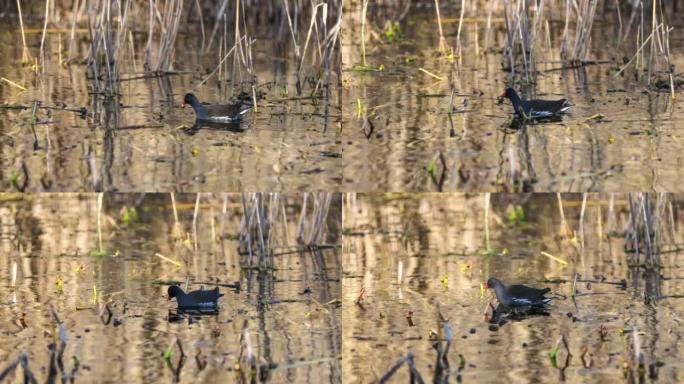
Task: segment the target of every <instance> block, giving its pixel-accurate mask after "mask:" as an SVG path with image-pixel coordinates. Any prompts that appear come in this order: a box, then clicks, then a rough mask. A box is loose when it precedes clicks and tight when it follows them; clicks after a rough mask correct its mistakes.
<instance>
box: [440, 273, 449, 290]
mask: <svg viewBox="0 0 684 384" xmlns="http://www.w3.org/2000/svg"><path fill="white" fill-rule="evenodd" d="M439 282H440V283H441V284H442V288H444V289H449V276H447V275H442V277H440V278H439Z"/></svg>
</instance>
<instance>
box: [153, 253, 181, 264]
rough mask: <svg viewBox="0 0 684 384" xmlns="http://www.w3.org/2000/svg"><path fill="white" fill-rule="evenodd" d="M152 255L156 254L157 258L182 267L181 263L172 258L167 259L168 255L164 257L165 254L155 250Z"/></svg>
mask: <svg viewBox="0 0 684 384" xmlns="http://www.w3.org/2000/svg"><path fill="white" fill-rule="evenodd" d="M154 255H155V256H157V257H158V258H160V259H162V260H164V261H168V262H169V263H171V264H173V265H175V266H177V267H178V268H180V267H182V266H183V265H181V263H179V262H177V261H176V260H173V259H169V258H168V257H166V256H164V255H162V254H161V253H157V252H155V254H154Z"/></svg>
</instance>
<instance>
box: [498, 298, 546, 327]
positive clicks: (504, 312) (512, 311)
mask: <svg viewBox="0 0 684 384" xmlns="http://www.w3.org/2000/svg"><path fill="white" fill-rule="evenodd" d="M548 309H549V308H548V306H528V307H518V308H508V307H506V306H505V305H503V304H501V303H499V305H498V306H497V307H496V308H495V309H494V312H493V313H492V316H491V318H490V319H489V323H490V324H495V325H498V326H499V327H502V326H503V325H504V324H506V323H508V321H522V320H525V319H527V318H530V317H534V316H550V315H551V314H550V313H549V311H548Z"/></svg>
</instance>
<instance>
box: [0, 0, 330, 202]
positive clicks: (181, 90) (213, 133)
mask: <svg viewBox="0 0 684 384" xmlns="http://www.w3.org/2000/svg"><path fill="white" fill-rule="evenodd" d="M188 9H189V7H188ZM254 10H255V11H256V10H257V9H256V8H255V9H254ZM132 12H135V13H138V12H143V13H145V14H146V12H147V8H146V6H140V5H133V10H132ZM32 16H34V17H27V16H26V15H25V18H26V20H25V21H24V22H25V24H26V25H27V28H29V27H35V26H37V25H42V24H40V23H42V19H37V18H35V15H32ZM6 17H10V16H9V15H8V16H6ZM41 17H42V16H41ZM183 17H188V15H186V14H184V16H183ZM264 17H265V16H263V13H261V12H255V13H254V15H253V17H250V18H248V19H247V20H246V22H247V23H249V33H250V34H251V36H252V37H253V38H254V39H255V42H254V44H253V48H252V50H253V60H254V71H255V73H254V76H255V78H256V80H257V83H258V85H259V86H258V88H257V92H258V93H259V94H258V95H257V96H258V97H261V96H263V98H261V99H260V100H259V102H258V108H257V109H256V110H253V111H252V112H250V113H248V114H247V115H246V116H245V118H244V120H243V122H242V124H241V125H240V126H229V127H225V128H220V129H201V130H199V131H194V132H192V131H191V132H192V133H193V134H192V135H189V134H188V132H189V131H188V130H187V128H190V127H192V126H193V125H194V122H195V119H194V113H193V111H192V109H191V108H186V109H182V108H181V103H182V100H183V96H184V95H185V94H186V93H187V92H194V93H195V94H196V95H197V96H198V98H199V99H200V100H201V101H202V102H207V103H211V104H217V103H218V104H220V103H225V102H227V101H228V100H229V99H230V98H231V92H230V90H229V89H230V85H231V80H230V79H231V78H232V79H234V80H235V82H236V83H237V84H239V83H240V82H241V81H244V82H245V84H247V85H245V86H244V87H243V90H244V91H245V92H247V93H250V94H251V93H252V91H251V88H250V85H249V83H248V81H249V80H251V76H250V75H249V74H248V73H246V71H245V69H244V68H240V69H236V72H235V76H234V77H233V72H232V69H231V68H233V57H232V56H231V57H230V58H228V59H227V60H226V62H225V63H224V65H226V63H227V64H229V65H228V68H227V71H228V73H225V72H226V69H222V70H218V71H216V73H215V74H214V75H213V76H212V77H211V78H209V79H208V80H207V81H206V82H205V83H204V84H203V85H200V83H201V82H202V81H203V80H204V79H205V78H206V77H207V75H208V74H209V73H210V72H212V71H214V69H216V68H217V64H218V63H219V61H220V57H219V48H218V47H219V44H220V43H221V41H222V35H223V33H222V32H223V28H221V29H219V33H218V34H217V36H216V37H215V41H214V42H213V44H212V46H211V49H209V50H208V51H207V52H206V53H203V52H202V51H201V47H202V36H201V26H200V24H199V22H198V21H197V19H196V17H193V18H192V19H191V20H190V21H188V20H187V19H184V20H183V23H182V25H181V27H180V30H179V33H178V38H177V41H176V45H175V61H174V65H173V70H175V71H179V72H180V73H179V74H176V75H170V76H166V77H148V78H145V76H143V61H144V57H145V45H146V41H147V38H146V33H142V31H140V29H144V28H146V27H145V26H144V25H143V24H141V25H140V26H139V27H134V32H135V33H134V34H133V35H132V36H134V39H133V41H134V47H135V62H133V61H132V60H130V56H131V55H130V54H128V52H127V53H126V55H124V57H125V58H126V59H124V61H123V62H121V63H120V64H119V69H120V72H121V78H122V79H124V80H122V81H121V83H120V89H119V92H120V95H121V97H120V98H119V99H118V100H117V102H116V103H114V104H113V107H112V108H111V109H112V111H113V114H112V115H111V116H110V117H107V116H106V114H105V113H104V112H105V111H104V109H103V106H102V104H101V102H100V103H93V98H92V84H93V82H92V81H89V80H88V79H87V78H86V72H87V68H86V65H85V64H84V63H85V58H86V57H87V55H88V52H89V38H88V31H87V29H77V33H76V44H75V45H74V47H75V49H74V51H73V53H72V57H73V58H74V59H77V60H75V61H73V62H72V63H71V64H69V65H66V64H65V65H62V64H60V60H62V61H63V62H66V60H67V58H68V51H67V47H68V42H69V35H70V31H69V30H66V31H64V30H56V31H54V32H53V31H52V28H50V29H49V32H48V33H47V36H46V41H45V47H46V61H45V63H46V64H45V67H41V68H38V71H37V73H35V72H34V70H33V68H32V67H30V66H22V65H21V64H20V59H21V55H22V45H21V44H17V43H16V42H19V41H21V33H20V32H19V31H20V29H19V27H17V26H15V25H13V24H12V25H7V24H3V26H2V27H0V47H1V48H0V72H1V73H2V76H3V77H5V78H7V79H10V80H11V81H13V82H15V83H17V84H19V85H21V86H23V87H25V88H27V89H26V90H25V91H22V90H20V89H18V88H17V87H14V86H11V85H9V84H7V83H4V82H3V83H2V87H0V103H3V104H11V105H21V106H29V107H30V106H32V105H33V103H34V101H39V102H41V103H42V105H43V106H53V107H54V106H58V107H61V106H64V105H66V107H67V108H74V109H81V108H86V111H87V113H86V116H85V117H84V118H82V117H81V116H80V114H79V113H75V112H66V111H62V110H59V109H56V110H49V111H48V110H45V109H40V110H38V113H37V115H36V118H37V124H36V125H35V132H36V136H37V139H38V140H37V147H34V142H35V138H34V135H33V132H32V128H31V115H32V110H31V109H23V110H17V109H0V131H1V132H2V138H0V140H1V141H0V145H1V149H0V162H2V168H3V170H4V171H3V177H2V179H1V180H0V188H1V189H2V190H6V191H16V190H17V188H21V189H24V190H26V191H92V190H97V191H130V192H138V191H240V190H268V191H283V190H287V191H298V190H305V189H307V190H309V189H310V188H311V187H315V189H317V190H328V191H333V190H334V191H337V190H339V189H340V187H339V184H340V183H341V171H342V166H341V147H340V145H339V139H338V138H337V135H338V132H339V119H340V105H339V100H338V92H337V91H336V90H335V89H336V88H337V83H338V80H337V78H338V76H337V70H338V65H336V64H335V63H332V64H331V72H332V73H331V75H330V82H331V91H330V92H329V96H327V97H322V96H325V94H326V92H325V91H322V90H323V88H321V86H320V85H319V86H318V87H316V84H315V81H314V82H310V81H309V79H318V75H319V74H320V73H319V66H318V65H312V63H311V61H312V60H311V57H310V56H311V55H312V50H313V46H312V44H310V45H309V48H308V55H307V60H306V61H305V62H304V63H303V66H302V69H303V70H302V73H301V81H302V93H301V94H297V88H296V82H297V67H298V64H299V60H298V59H297V58H296V57H295V55H294V48H293V47H292V46H291V45H292V41H291V38H290V37H289V29H284V30H280V29H278V28H263V25H262V24H263V23H266V22H268V21H267V20H264V19H263V18H264ZM301 18H302V19H304V18H307V19H308V16H306V15H302V16H301ZM213 20H214V16H213V15H211V16H207V17H206V20H205V24H206V25H205V28H206V29H207V31H206V37H205V42H204V44H205V45H207V46H208V44H209V37H210V36H211V32H212V27H213ZM231 24H232V23H231ZM286 24H287V22H286V21H285V28H287V26H286ZM304 24H306V25H304ZM17 25H18V23H17ZM79 26H80V24H79ZM300 26H301V28H302V29H304V31H303V32H302V36H303V37H301V39H303V38H304V37H305V36H306V28H308V23H302V24H300ZM230 28H233V27H230ZM40 32H42V31H38V32H36V31H35V30H33V32H30V33H28V34H27V44H28V45H29V49H30V51H31V53H32V55H33V56H38V55H39V49H40V38H41V33H40ZM138 32H140V33H138ZM157 33H158V32H157ZM229 36H230V38H231V39H232V35H229ZM300 45H303V42H300ZM231 46H232V43H231ZM122 49H126V50H127V51H128V50H132V48H131V46H130V44H129V42H128V41H127V42H126V46H125V47H124V48H122ZM301 49H303V47H302V48H301ZM316 49H318V48H316ZM224 52H225V51H224ZM316 54H318V53H316ZM334 57H335V58H337V59H338V60H339V55H334ZM236 68H237V67H236ZM237 88H238V89H239V86H238V87H237ZM315 89H318V91H316V92H315V93H316V94H317V95H318V96H316V97H314V98H311V95H312V94H314V90H315ZM319 91H322V92H319ZM233 96H234V94H233ZM117 103H118V107H117ZM96 107H97V109H96ZM48 113H49V114H48ZM105 126H106V127H109V128H116V129H115V130H114V131H112V132H113V134H112V135H111V136H108V135H105V129H104V127H105ZM236 128H239V130H241V131H238V132H236ZM22 164H25V168H26V173H27V174H28V180H26V176H25V172H24V170H23V169H22ZM13 177H14V178H16V179H17V184H18V187H17V186H15V185H13V183H12V181H11V180H12V178H13Z"/></svg>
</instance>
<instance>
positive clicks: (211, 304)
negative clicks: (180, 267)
mask: <svg viewBox="0 0 684 384" xmlns="http://www.w3.org/2000/svg"><path fill="white" fill-rule="evenodd" d="M221 296H223V294H222V293H219V288H218V287H216V288H214V289H212V290H199V291H192V292H188V293H185V292H183V289H181V287H179V286H177V285H172V286H170V287H169V300H171V299H173V298H174V297H175V298H176V301H177V302H178V308H181V309H216V308H218V299H219V297H221Z"/></svg>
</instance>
